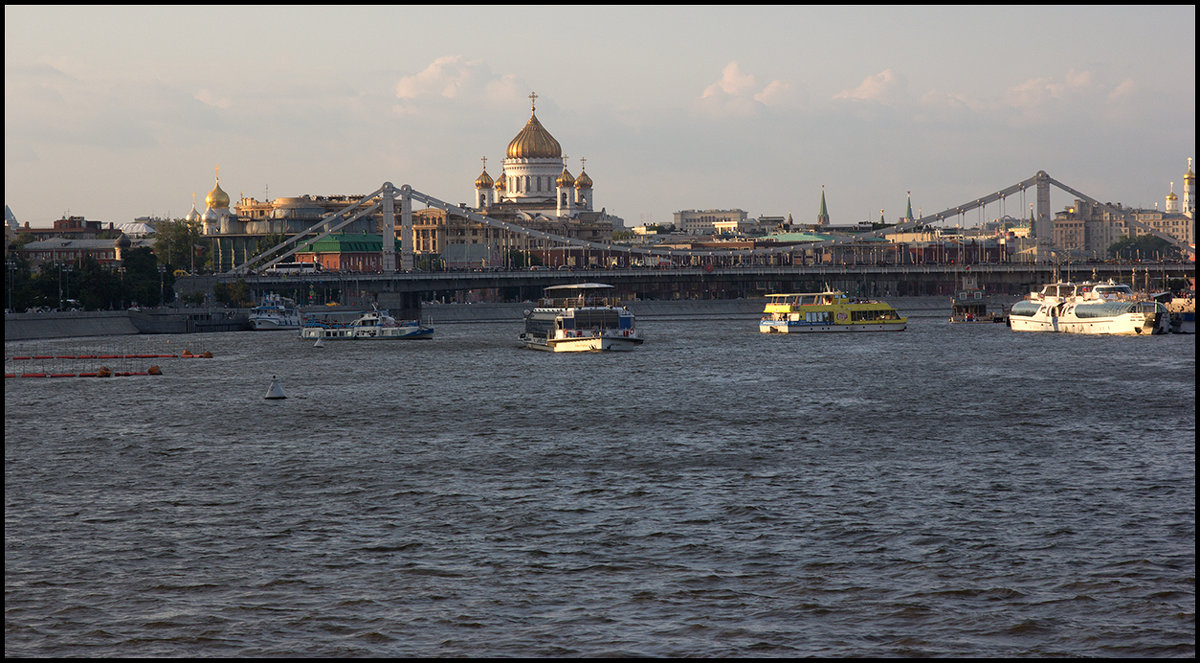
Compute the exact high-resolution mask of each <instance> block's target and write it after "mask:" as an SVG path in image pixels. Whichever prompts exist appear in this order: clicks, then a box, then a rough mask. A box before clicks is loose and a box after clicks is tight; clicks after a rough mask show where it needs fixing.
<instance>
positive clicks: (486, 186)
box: [475, 157, 496, 209]
mask: <svg viewBox="0 0 1200 663" xmlns="http://www.w3.org/2000/svg"><path fill="white" fill-rule="evenodd" d="M482 159H483V172H482V173H480V174H479V177H476V178H475V204H476V205H478V206H479V209H483V208H485V207H491V206H492V201H493V200H494V198H493V196H494V195H495V193H496V192H495V191H494V187H495V185H496V181H495V180H493V179H492V176H491V175H488V173H487V157H482Z"/></svg>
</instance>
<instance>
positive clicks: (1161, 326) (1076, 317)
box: [1008, 280, 1171, 336]
mask: <svg viewBox="0 0 1200 663" xmlns="http://www.w3.org/2000/svg"><path fill="white" fill-rule="evenodd" d="M1170 323H1171V316H1170V314H1169V313H1168V312H1167V307H1166V306H1164V305H1163V304H1162V303H1161V302H1158V301H1155V299H1154V298H1153V297H1150V296H1149V295H1144V294H1139V293H1136V292H1134V291H1133V288H1131V287H1130V286H1128V285H1126V284H1124V283H1114V282H1113V281H1111V280H1109V281H1108V282H1107V283H1094V282H1091V281H1084V282H1082V283H1072V282H1068V281H1059V282H1056V283H1048V284H1046V285H1045V286H1043V287H1042V289H1041V290H1039V291H1037V292H1031V293H1029V296H1028V297H1026V298H1025V299H1024V300H1022V301H1019V302H1017V303H1016V304H1013V306H1012V308H1011V309H1009V312H1008V326H1009V327H1010V328H1011V329H1012V330H1013V331H1034V332H1060V333H1066V334H1118V335H1135V336H1136V335H1147V336H1151V335H1155V334H1165V333H1167V332H1168V331H1169V330H1170Z"/></svg>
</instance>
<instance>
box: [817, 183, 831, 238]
mask: <svg viewBox="0 0 1200 663" xmlns="http://www.w3.org/2000/svg"><path fill="white" fill-rule="evenodd" d="M817 227H818V228H828V227H829V209H828V208H826V207H825V185H824V184H822V185H821V211H820V212H817Z"/></svg>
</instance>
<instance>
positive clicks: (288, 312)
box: [250, 292, 301, 331]
mask: <svg viewBox="0 0 1200 663" xmlns="http://www.w3.org/2000/svg"><path fill="white" fill-rule="evenodd" d="M300 324H301V322H300V309H299V308H297V307H296V302H295V301H293V300H291V299H288V298H287V297H280V296H279V295H277V294H275V293H273V292H268V293H267V294H265V295H263V300H262V303H260V304H259V305H258V306H255V307H254V309H253V310H251V311H250V328H251V329H254V330H255V331H275V330H279V329H299V328H300Z"/></svg>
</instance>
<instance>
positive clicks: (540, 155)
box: [508, 113, 562, 159]
mask: <svg viewBox="0 0 1200 663" xmlns="http://www.w3.org/2000/svg"><path fill="white" fill-rule="evenodd" d="M508 156H509V158H512V159H562V146H561V145H559V144H558V141H557V140H555V139H554V136H551V135H550V132H549V131H546V128H545V127H543V126H542V123H541V122H538V119H537V115H535V114H533V113H530V115H529V122H527V123H525V128H524V129H521V133H519V134H517V137H516V138H513V139H512V142H510V143H509V144H508Z"/></svg>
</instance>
